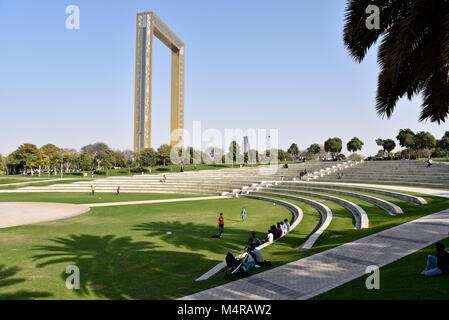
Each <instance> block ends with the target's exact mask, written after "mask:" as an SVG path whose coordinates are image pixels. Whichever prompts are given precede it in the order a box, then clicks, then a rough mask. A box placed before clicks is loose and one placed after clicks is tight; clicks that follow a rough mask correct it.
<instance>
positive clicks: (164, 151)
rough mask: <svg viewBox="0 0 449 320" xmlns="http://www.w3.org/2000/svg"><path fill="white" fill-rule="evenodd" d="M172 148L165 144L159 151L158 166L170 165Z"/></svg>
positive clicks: (157, 154) (157, 156)
mask: <svg viewBox="0 0 449 320" xmlns="http://www.w3.org/2000/svg"><path fill="white" fill-rule="evenodd" d="M171 149H172V147H171V146H169V145H168V144H163V145H161V146H160V147H159V148H158V149H157V153H156V158H157V164H158V165H164V166H165V165H169V164H170V163H171V161H170V152H171Z"/></svg>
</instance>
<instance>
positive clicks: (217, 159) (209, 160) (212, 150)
mask: <svg viewBox="0 0 449 320" xmlns="http://www.w3.org/2000/svg"><path fill="white" fill-rule="evenodd" d="M222 156H223V150H222V149H220V148H218V147H208V148H206V150H205V151H204V153H203V157H202V158H203V161H204V163H206V164H220V163H223V161H222Z"/></svg>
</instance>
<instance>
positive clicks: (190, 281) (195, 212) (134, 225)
mask: <svg viewBox="0 0 449 320" xmlns="http://www.w3.org/2000/svg"><path fill="white" fill-rule="evenodd" d="M11 196H13V198H14V201H36V199H39V200H40V201H44V200H45V201H59V202H71V203H82V202H83V201H88V202H93V201H92V197H91V196H90V195H88V194H85V195H84V196H85V198H84V199H85V200H84V199H78V198H75V199H74V198H73V197H74V196H75V197H76V196H79V195H76V194H75V195H74V194H41V195H39V194H34V195H33V194H25V193H17V194H14V193H12V194H5V195H2V194H0V201H5V198H4V197H11ZM123 196H125V194H123ZM127 196H131V195H127ZM135 196H136V197H140V196H146V197H148V196H149V195H148V194H147V195H142V194H139V195H135ZM151 196H156V195H151ZM98 197H100V195H98ZM106 197H112V198H114V196H113V195H111V194H108V195H106ZM133 197H134V195H133ZM170 197H174V195H170ZM379 197H381V198H384V199H388V200H389V201H391V202H394V203H396V204H397V205H400V206H401V207H402V208H403V209H404V211H405V212H406V214H404V215H401V216H396V217H392V216H390V215H388V214H387V213H386V212H385V211H383V210H381V209H379V208H378V207H376V206H374V205H371V204H369V203H366V202H364V201H361V200H358V199H354V198H347V199H349V200H351V201H353V202H355V203H357V204H359V205H360V206H362V207H363V208H364V209H365V210H366V211H367V212H368V215H369V218H370V228H369V229H364V230H354V221H353V217H352V215H351V214H350V213H349V211H347V210H346V209H344V208H343V207H341V206H339V205H337V204H335V203H332V202H329V201H321V200H320V201H321V202H323V203H324V204H326V205H327V206H329V207H330V208H331V209H332V211H333V214H334V219H333V221H332V223H331V225H330V226H329V228H328V229H327V230H326V231H325V232H324V233H323V234H322V236H321V237H320V239H319V241H318V242H317V245H316V247H315V248H313V249H310V250H295V249H293V248H294V247H296V246H298V245H300V244H301V243H302V242H304V241H305V240H306V239H307V237H308V236H309V235H310V233H311V232H313V231H314V230H315V228H316V227H317V225H318V224H319V222H320V215H319V213H318V212H317V211H316V210H315V209H313V208H312V207H310V206H308V205H305V204H303V203H300V202H296V201H290V200H288V201H290V202H292V203H295V204H297V205H298V206H299V207H301V208H302V209H303V211H304V219H303V221H302V222H301V224H300V225H299V226H298V227H297V228H296V229H295V230H293V231H292V232H291V233H289V235H288V236H287V237H284V238H282V239H281V240H280V241H278V242H276V243H274V244H272V245H270V246H269V247H267V248H265V249H264V251H263V252H264V256H265V258H266V259H267V260H270V261H272V262H273V267H276V266H280V265H282V264H285V263H288V262H291V261H295V260H297V259H301V258H303V257H306V256H309V255H312V254H315V253H318V252H321V251H323V250H327V249H330V248H332V247H335V246H338V245H341V244H343V243H346V242H348V241H353V240H356V239H359V238H361V237H364V236H367V235H369V234H372V233H375V232H379V231H382V230H385V229H387V228H391V227H393V226H396V225H398V224H401V223H404V222H407V221H410V220H414V219H416V218H419V217H421V216H424V215H427V214H431V213H435V212H439V211H441V210H443V209H446V208H448V207H449V205H448V201H447V199H442V198H437V197H430V196H423V197H424V198H425V199H426V200H427V201H429V205H426V206H417V205H412V204H408V203H406V202H403V201H400V200H396V199H391V198H388V197H382V196H379ZM98 200H99V201H102V200H105V201H112V200H111V199H106V198H103V199H98ZM133 200H134V199H133ZM6 201H9V200H6ZM120 201H123V199H120ZM242 207H246V209H247V211H248V220H247V223H245V224H242V223H241V221H240V216H239V212H240V210H241V208H242ZM221 211H223V212H224V213H225V218H226V234H225V237H224V238H223V239H214V238H212V235H214V234H215V233H216V219H217V215H218V213H219V212H221ZM284 218H291V213H290V212H289V211H288V210H286V209H285V208H282V207H280V206H273V205H272V204H270V203H267V202H264V201H256V200H250V199H226V200H205V201H198V202H194V203H193V202H184V203H182V202H181V203H166V204H152V205H133V206H124V207H101V208H93V209H92V211H91V212H90V213H88V214H85V215H82V216H78V217H74V218H70V219H66V220H60V221H54V222H48V223H42V224H38V225H32V226H22V227H15V228H9V229H2V230H0V257H1V259H2V260H1V262H0V265H1V266H0V299H17V298H20V299H28V298H29V299H36V298H44V299H79V298H81V299H173V298H179V297H182V296H184V295H187V294H191V293H194V292H197V291H200V290H203V289H207V288H210V287H214V286H217V285H220V284H223V283H226V282H227V280H226V279H225V277H224V275H223V274H219V275H217V276H215V277H213V278H211V279H209V280H207V281H201V282H196V281H194V279H195V278H196V277H198V276H200V275H201V274H203V273H204V272H206V271H208V270H209V269H210V268H212V267H213V266H214V265H216V264H217V263H218V262H221V261H222V260H223V258H224V256H225V254H226V252H227V251H231V252H233V253H234V254H236V253H238V252H239V250H240V249H241V248H242V247H243V246H244V245H245V242H246V239H247V237H248V236H249V232H250V231H252V230H255V231H257V232H258V234H259V236H260V237H263V235H264V234H265V232H266V230H267V229H268V227H269V226H270V225H271V224H274V223H275V222H277V221H280V220H281V219H284ZM167 231H170V232H173V235H172V236H168V235H166V232H167ZM71 264H75V265H78V266H79V267H80V270H81V283H82V290H80V291H75V292H74V291H71V290H67V289H66V288H65V277H66V276H67V275H66V274H65V273H64V271H65V268H66V267H67V266H68V265H71ZM264 270H266V269H257V270H256V271H254V273H256V272H262V271H264Z"/></svg>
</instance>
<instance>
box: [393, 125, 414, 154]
mask: <svg viewBox="0 0 449 320" xmlns="http://www.w3.org/2000/svg"><path fill="white" fill-rule="evenodd" d="M396 139H397V140H398V141H399V145H400V146H401V147H403V148H407V149H412V150H414V149H415V133H414V132H413V131H412V130H410V129H401V130H399V133H398V135H397V136H396Z"/></svg>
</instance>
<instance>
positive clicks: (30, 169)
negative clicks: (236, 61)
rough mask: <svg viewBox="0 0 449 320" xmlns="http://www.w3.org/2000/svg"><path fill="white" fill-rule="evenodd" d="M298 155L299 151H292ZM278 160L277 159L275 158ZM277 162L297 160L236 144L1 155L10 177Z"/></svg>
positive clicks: (47, 149) (93, 147)
mask: <svg viewBox="0 0 449 320" xmlns="http://www.w3.org/2000/svg"><path fill="white" fill-rule="evenodd" d="M296 148H297V146H296ZM291 151H292V152H294V153H295V154H296V153H298V152H299V150H298V152H296V151H295V150H293V149H292V150H291ZM275 157H276V158H275ZM275 159H278V160H287V161H289V160H293V157H292V155H291V154H290V153H289V152H286V151H283V150H280V149H276V150H275V149H272V150H267V151H265V152H264V153H259V152H258V151H257V150H249V151H248V152H244V153H242V151H241V148H240V145H239V144H238V143H237V142H236V141H232V142H231V144H230V146H229V149H228V152H224V151H223V150H222V149H220V148H208V149H207V150H206V151H204V152H203V151H199V150H196V149H194V148H192V147H186V148H177V149H173V148H172V147H171V146H169V145H166V144H164V145H161V146H160V147H159V148H158V149H157V150H155V149H153V148H147V149H143V150H141V151H140V152H139V153H134V152H132V151H130V150H125V151H120V150H112V149H111V148H110V147H109V146H108V145H106V144H105V143H103V142H97V143H94V144H90V145H87V146H84V147H82V148H81V150H80V151H77V150H75V149H64V148H59V147H57V146H55V145H53V144H47V145H44V146H42V147H40V148H38V147H37V146H36V145H34V144H31V143H25V144H23V145H21V146H20V147H19V148H18V149H17V150H15V151H14V152H12V153H11V154H9V155H8V156H7V157H3V156H1V155H0V171H6V172H7V173H8V174H21V173H30V174H40V173H42V172H45V173H48V174H59V173H62V172H64V173H67V172H79V171H100V170H106V171H107V170H110V169H113V168H129V169H131V168H148V167H153V166H165V165H171V164H178V165H179V164H181V165H182V164H202V163H207V164H217V163H236V164H240V163H254V164H255V163H260V162H263V163H269V162H271V161H273V160H275Z"/></svg>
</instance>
